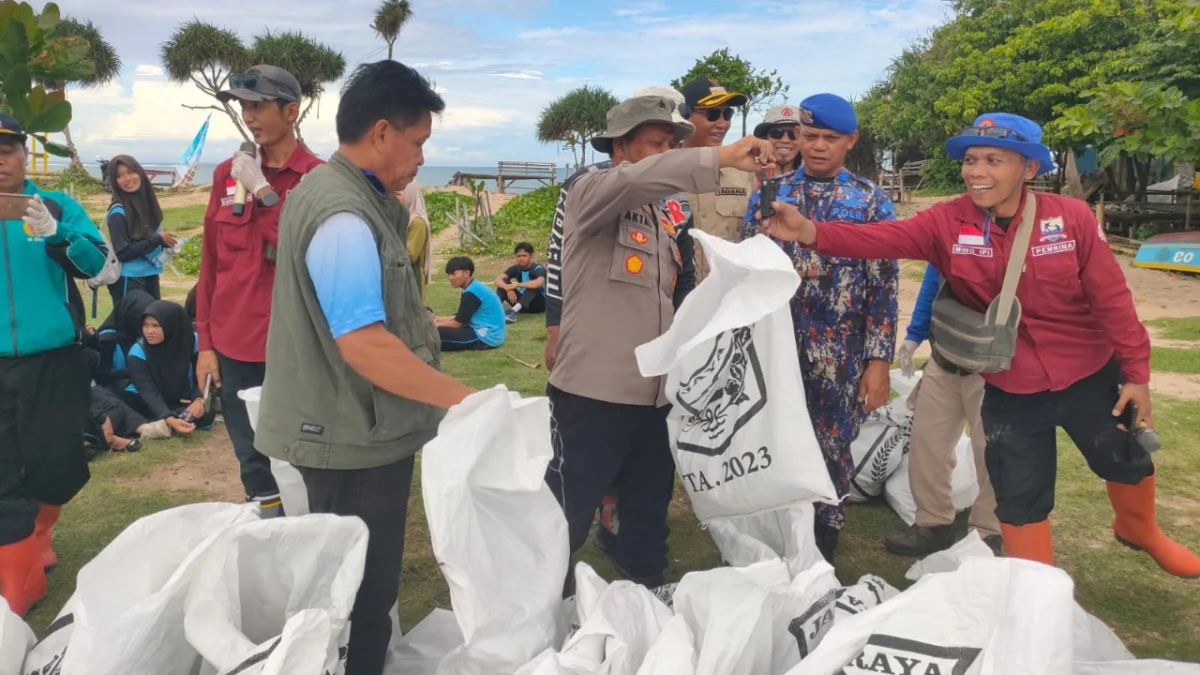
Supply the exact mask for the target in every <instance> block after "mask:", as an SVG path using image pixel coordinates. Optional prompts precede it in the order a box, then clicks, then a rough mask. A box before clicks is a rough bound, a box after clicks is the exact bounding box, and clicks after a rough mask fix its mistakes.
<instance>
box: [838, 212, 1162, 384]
mask: <svg viewBox="0 0 1200 675" xmlns="http://www.w3.org/2000/svg"><path fill="white" fill-rule="evenodd" d="M1025 194H1026V195H1028V191H1026V193H1025ZM1024 208H1025V202H1024V197H1022V201H1021V207H1020V209H1019V210H1018V211H1017V213H1018V214H1019V213H1021V211H1022V210H1023V209H1024ZM1019 220H1020V219H1019V218H1014V219H1013V222H1012V224H1011V225H1009V227H1008V231H1007V232H1006V231H1004V230H1003V229H1001V228H1000V227H998V226H996V225H994V224H993V225H992V226H991V228H990V232H987V233H986V241H985V237H984V235H985V231H984V228H983V223H984V212H983V211H981V210H980V209H979V208H977V207H976V206H975V204H974V203H973V202H972V201H971V198H970V197H969V196H967V195H963V196H962V197H959V198H958V199H954V200H952V201H948V202H943V203H941V204H938V205H936V206H934V207H932V208H930V209H926V210H925V211H921V212H920V213H918V214H917V215H915V216H913V217H912V218H909V219H907V220H895V221H891V222H886V223H874V224H871V225H853V224H844V223H818V224H817V244H816V246H815V249H816V250H817V251H818V252H820V253H824V254H825V255H831V256H847V257H854V258H907V259H910V260H927V261H929V262H931V263H933V265H934V267H936V268H937V269H938V271H939V272H941V273H942V276H943V277H944V278H945V280H946V283H947V284H949V285H950V290H952V291H953V292H954V295H955V297H957V298H958V300H959V302H961V303H962V304H963V305H965V306H967V307H969V308H971V309H974V310H976V311H980V312H982V311H984V310H986V309H987V307H988V305H989V304H991V302H992V300H993V299H994V298H995V297H996V296H997V295H999V294H1000V286H1001V284H1002V283H1003V282H1004V271H1005V266H1006V265H1007V262H1008V255H1009V250H1010V249H1011V248H1012V240H1013V235H1014V234H1015V233H1016V228H1017V225H1018V222H1019ZM1017 298H1018V299H1019V300H1020V301H1021V323H1020V326H1019V328H1018V334H1017V352H1016V355H1015V357H1014V358H1013V362H1012V367H1011V368H1010V369H1009V370H1006V371H1004V372H1002V373H989V374H986V375H984V376H983V377H984V379H985V380H987V381H988V382H989V383H990V384H992V385H994V386H996V387H998V388H1000V389H1001V390H1003V391H1006V392H1009V393H1013V394H1032V393H1036V392H1041V391H1061V390H1063V389H1066V388H1067V387H1069V386H1071V385H1072V384H1074V383H1075V382H1078V381H1079V380H1081V379H1083V378H1085V377H1087V376H1089V375H1092V374H1094V373H1095V372H1096V371H1098V370H1100V368H1102V367H1103V366H1104V364H1105V363H1107V362H1108V361H1109V360H1110V359H1111V358H1112V357H1113V354H1114V353H1115V354H1116V356H1117V359H1118V360H1119V362H1120V364H1121V367H1122V371H1123V372H1124V374H1125V377H1126V379H1127V381H1129V382H1131V383H1136V384H1145V383H1147V382H1149V381H1150V336H1149V334H1148V333H1147V332H1146V328H1145V326H1143V325H1142V324H1141V322H1140V321H1138V317H1137V312H1136V311H1135V310H1134V307H1133V295H1132V294H1131V293H1130V292H1129V288H1128V286H1126V285H1125V275H1123V274H1122V273H1121V268H1120V265H1119V264H1118V263H1117V259H1116V257H1115V256H1114V255H1113V253H1112V250H1111V249H1110V248H1109V247H1108V244H1107V243H1106V241H1105V238H1104V232H1103V231H1102V230H1101V229H1100V226H1099V225H1098V224H1097V222H1096V218H1095V216H1093V215H1092V211H1091V208H1090V207H1088V205H1087V203H1086V202H1083V201H1080V200H1078V199H1071V198H1069V197H1063V196H1061V195H1056V194H1043V193H1041V192H1039V193H1037V215H1036V218H1035V222H1034V227H1033V233H1032V236H1031V237H1030V240H1029V250H1028V251H1027V252H1026V254H1025V270H1024V274H1023V275H1022V278H1021V281H1020V284H1019V285H1018V286H1017Z"/></svg>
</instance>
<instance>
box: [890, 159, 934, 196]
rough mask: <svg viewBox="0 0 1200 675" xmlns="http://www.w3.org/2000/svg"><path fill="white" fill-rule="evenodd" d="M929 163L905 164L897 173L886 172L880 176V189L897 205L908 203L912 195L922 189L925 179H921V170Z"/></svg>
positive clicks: (914, 162)
mask: <svg viewBox="0 0 1200 675" xmlns="http://www.w3.org/2000/svg"><path fill="white" fill-rule="evenodd" d="M927 163H929V160H927V159H921V160H914V161H911V162H905V163H904V164H902V165H901V166H900V168H899V169H898V170H896V171H884V172H882V173H880V174H879V187H881V188H883V191H884V192H886V193H887V195H888V197H891V199H892V201H894V202H896V203H897V204H899V203H903V202H905V201H908V199H909V197H911V196H912V193H914V192H916V191H917V190H920V189H921V185H922V183H924V181H925V179H924V178H922V177H921V169H923V168H925V165H926V164H927Z"/></svg>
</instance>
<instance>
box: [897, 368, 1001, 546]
mask: <svg viewBox="0 0 1200 675" xmlns="http://www.w3.org/2000/svg"><path fill="white" fill-rule="evenodd" d="M983 384H984V382H983V378H982V377H980V376H979V375H955V374H953V373H950V372H947V371H946V370H945V369H944V368H942V367H941V366H939V365H938V364H937V362H936V361H934V360H933V359H929V360H928V361H926V362H925V371H924V375H923V376H922V377H921V380H920V382H919V383H918V384H917V388H916V389H914V390H913V392H912V394H910V395H909V397H908V407H909V409H910V410H912V411H913V429H912V438H911V442H910V444H909V450H908V462H909V466H908V478H909V482H910V484H911V486H912V493H913V498H914V500H915V501H916V503H917V520H916V523H917V525H920V526H922V527H936V526H939V525H949V524H951V523H953V522H954V516H955V511H954V501H953V499H952V498H951V490H950V476H951V474H953V473H954V467H955V465H956V464H957V460H956V458H955V454H954V448H955V446H956V445H957V444H958V439H959V438H960V437H961V436H962V433H963V429H964V427H966V426H968V425H969V426H970V427H971V449H972V450H973V452H974V455H975V473H976V475H977V478H978V481H979V496H978V497H977V498H976V499H975V503H974V505H972V507H971V521H970V526H971V527H972V528H973V529H976V530H978V531H979V535H980V536H981V537H986V536H989V535H993V534H1000V521H999V520H997V518H996V493H995V491H994V490H993V489H992V483H991V481H990V480H989V479H988V472H987V462H986V461H985V459H984V451H985V450H986V448H987V440H986V437H985V435H984V432H983V421H982V419H981V416H980V410H981V408H982V405H983Z"/></svg>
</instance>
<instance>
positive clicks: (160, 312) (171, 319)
mask: <svg viewBox="0 0 1200 675" xmlns="http://www.w3.org/2000/svg"><path fill="white" fill-rule="evenodd" d="M147 316H152V317H154V319H155V320H156V321H158V325H159V326H162V331H163V341H162V342H161V343H159V344H157V345H152V344H150V343H148V342H146V338H144V337H143V338H142V339H141V341H140V342H139V344H141V345H142V351H144V352H145V353H146V366H147V367H148V368H149V369H150V376H151V378H153V379H154V384H155V385H157V386H158V390H159V391H160V392H161V393H162V395H163V399H164V400H165V401H166V402H167V405H169V406H172V407H174V406H176V405H177V404H178V403H179V401H181V400H183V399H190V398H191V394H192V392H193V391H195V388H196V383H195V382H192V381H191V379H192V378H191V374H190V372H191V367H192V356H193V355H194V354H195V352H196V336H195V333H194V332H193V331H192V322H191V321H188V316H187V312H186V311H184V309H183V306H182V305H180V304H179V303H177V302H171V301H169V300H156V301H154V302H153V303H151V305H150V306H149V307H147V308H146V311H145V313H144V314H143V318H145V317H147Z"/></svg>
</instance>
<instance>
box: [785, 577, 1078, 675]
mask: <svg viewBox="0 0 1200 675" xmlns="http://www.w3.org/2000/svg"><path fill="white" fill-rule="evenodd" d="M1072 591H1073V584H1072V583H1071V578H1070V577H1068V576H1067V574H1066V573H1065V572H1063V571H1062V570H1059V569H1056V568H1053V567H1049V566H1046V565H1042V564H1039V563H1034V562H1029V561H1025V560H1017V559H1012V558H1005V559H999V558H997V559H987V558H968V559H965V560H964V561H963V562H962V565H961V566H960V567H959V568H958V570H956V571H954V572H948V573H944V574H930V575H927V576H925V577H924V578H922V579H921V580H920V581H918V582H917V583H916V584H914V585H913V586H912V587H911V588H909V589H908V590H907V591H905V592H904V593H901V594H900V595H898V596H896V597H894V598H892V599H891V600H890V601H888V602H886V603H883V604H881V605H879V606H877V607H875V608H874V609H870V610H867V611H865V612H863V613H861V614H858V615H855V616H851V617H848V618H846V619H845V620H844V621H839V622H837V623H835V624H834V626H833V628H832V629H831V630H830V631H829V633H828V634H827V635H826V636H825V638H824V640H822V641H821V644H820V646H818V647H817V649H816V651H814V652H813V653H812V654H811V655H810V656H809V657H808V658H806V659H804V660H803V661H801V662H800V664H799V665H798V666H796V667H795V668H793V669H792V670H790V671H789V672H788V675H834V674H835V673H839V674H840V673H845V675H868V674H870V673H880V672H888V669H890V670H891V672H893V673H904V672H911V673H926V672H930V670H931V669H932V668H936V669H937V671H938V672H942V673H960V674H962V675H977V674H982V673H989V674H990V673H1039V675H1070V673H1071V672H1072V670H1071V669H1072V653H1073V646H1072V644H1073V635H1072V633H1073V626H1072V612H1073V606H1074V600H1073V598H1072ZM843 669H844V670H843Z"/></svg>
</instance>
